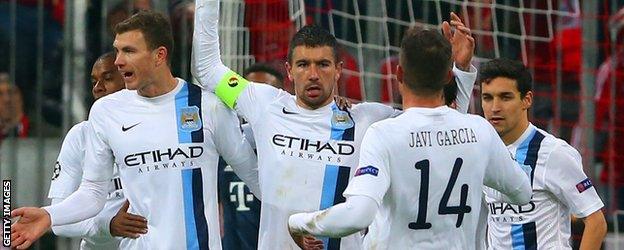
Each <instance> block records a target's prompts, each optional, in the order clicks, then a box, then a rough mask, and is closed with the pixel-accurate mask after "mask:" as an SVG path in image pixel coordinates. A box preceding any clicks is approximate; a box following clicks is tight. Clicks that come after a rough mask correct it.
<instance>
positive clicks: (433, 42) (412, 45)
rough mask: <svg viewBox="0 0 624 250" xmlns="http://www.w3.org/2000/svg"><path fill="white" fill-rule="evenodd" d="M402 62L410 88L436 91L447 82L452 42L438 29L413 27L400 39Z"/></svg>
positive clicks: (405, 79) (426, 92)
mask: <svg viewBox="0 0 624 250" xmlns="http://www.w3.org/2000/svg"><path fill="white" fill-rule="evenodd" d="M399 64H400V65H401V67H402V68H403V71H404V77H403V78H404V79H403V81H404V83H405V84H406V85H407V87H408V88H409V89H411V90H412V91H414V92H416V93H418V94H432V93H437V92H439V91H441V90H442V89H443V88H444V86H445V85H446V84H447V83H448V78H447V77H448V73H449V71H451V65H452V50H451V43H450V42H449V41H448V40H447V39H446V38H445V37H444V36H442V34H440V33H438V32H437V31H432V30H419V29H417V28H410V29H408V30H407V31H406V32H405V34H404V35H403V40H402V41H401V53H400V58H399Z"/></svg>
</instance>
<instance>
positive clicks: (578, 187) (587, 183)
mask: <svg viewBox="0 0 624 250" xmlns="http://www.w3.org/2000/svg"><path fill="white" fill-rule="evenodd" d="M593 186H594V185H593V184H592V182H591V180H590V179H589V178H587V179H585V180H583V181H581V182H579V183H578V184H576V190H578V191H579V193H582V192H584V191H585V190H587V189H590V188H591V187H593Z"/></svg>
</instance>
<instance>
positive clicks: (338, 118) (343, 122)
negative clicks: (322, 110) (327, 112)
mask: <svg viewBox="0 0 624 250" xmlns="http://www.w3.org/2000/svg"><path fill="white" fill-rule="evenodd" d="M354 125H355V124H354V123H353V120H352V119H351V116H349V113H347V112H346V111H342V110H335V111H334V115H333V116H332V127H334V128H337V129H348V128H352V127H353V126H354Z"/></svg>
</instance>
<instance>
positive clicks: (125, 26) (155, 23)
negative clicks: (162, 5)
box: [115, 10, 173, 61]
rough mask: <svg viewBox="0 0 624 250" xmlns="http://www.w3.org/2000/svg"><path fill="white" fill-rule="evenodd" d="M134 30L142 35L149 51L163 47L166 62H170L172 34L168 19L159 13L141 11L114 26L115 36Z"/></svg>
mask: <svg viewBox="0 0 624 250" xmlns="http://www.w3.org/2000/svg"><path fill="white" fill-rule="evenodd" d="M134 30H138V31H140V32H141V33H142V34H143V37H145V42H146V43H147V46H148V48H149V49H151V50H154V49H156V48H158V47H160V46H163V47H165V48H166V49H167V61H169V60H171V55H173V33H172V31H171V23H170V22H169V18H167V17H166V16H165V15H164V14H162V13H159V12H155V11H151V10H142V11H139V12H137V13H136V14H134V15H132V16H131V17H130V18H128V19H126V20H124V21H123V22H121V23H118V24H117V25H116V26H115V34H122V33H125V32H128V31H134Z"/></svg>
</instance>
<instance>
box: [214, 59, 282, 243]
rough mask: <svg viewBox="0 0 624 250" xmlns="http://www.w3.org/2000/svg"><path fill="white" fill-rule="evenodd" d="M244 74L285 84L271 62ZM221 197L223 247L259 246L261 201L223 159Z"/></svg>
mask: <svg viewBox="0 0 624 250" xmlns="http://www.w3.org/2000/svg"><path fill="white" fill-rule="evenodd" d="M243 76H244V77H245V79H248V80H250V81H254V82H259V83H266V84H269V85H271V86H273V87H275V88H279V89H282V88H283V86H284V82H283V81H284V76H283V75H282V74H281V73H280V72H279V71H277V70H276V69H274V68H273V67H271V66H270V65H267V64H262V63H256V64H253V65H251V66H249V67H248V68H246V69H245V71H244V74H243ZM242 128H243V134H244V135H245V139H247V141H248V142H249V143H250V144H251V145H252V147H254V148H255V142H253V133H252V131H251V129H250V128H249V124H247V123H245V124H243V125H242ZM219 199H220V200H219V202H220V205H221V207H220V208H221V212H222V216H223V220H222V224H221V226H222V227H223V248H224V249H257V248H258V229H259V227H260V200H258V199H257V198H255V197H254V196H253V194H252V193H251V191H250V190H249V188H248V187H247V186H246V185H245V183H244V182H243V181H242V180H241V179H240V178H239V177H238V176H236V174H234V172H233V170H232V167H230V166H229V165H228V164H226V163H225V161H220V162H219Z"/></svg>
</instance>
